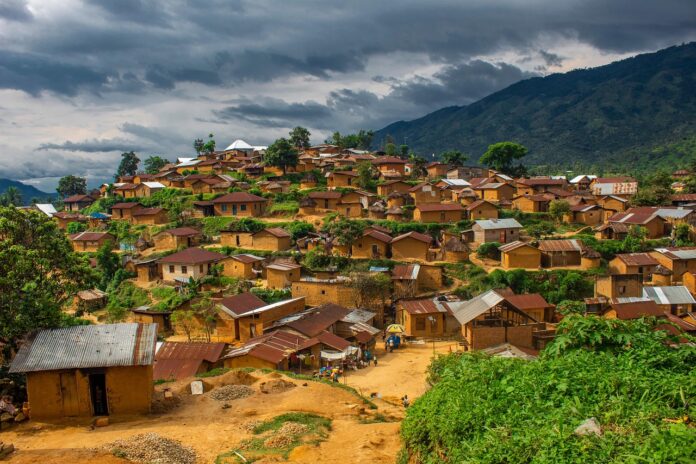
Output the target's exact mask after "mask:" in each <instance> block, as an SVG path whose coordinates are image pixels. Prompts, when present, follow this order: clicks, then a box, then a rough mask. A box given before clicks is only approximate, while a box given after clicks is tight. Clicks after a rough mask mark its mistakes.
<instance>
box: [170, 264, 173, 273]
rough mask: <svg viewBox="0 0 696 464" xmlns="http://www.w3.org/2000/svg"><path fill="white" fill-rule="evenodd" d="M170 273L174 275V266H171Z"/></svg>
mask: <svg viewBox="0 0 696 464" xmlns="http://www.w3.org/2000/svg"><path fill="white" fill-rule="evenodd" d="M169 272H171V273H172V274H173V273H174V265H172V264H170V265H169Z"/></svg>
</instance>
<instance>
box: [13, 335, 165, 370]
mask: <svg viewBox="0 0 696 464" xmlns="http://www.w3.org/2000/svg"><path fill="white" fill-rule="evenodd" d="M156 342H157V324H136V323H129V324H104V325H82V326H75V327H66V328H63V329H49V330H42V331H40V332H39V333H38V334H37V335H36V337H34V339H33V340H32V341H30V342H29V343H27V344H25V345H24V346H22V348H21V349H20V350H19V352H18V353H17V356H15V358H14V360H13V361H12V366H11V367H10V372H12V373H16V372H39V371H52V370H59V369H87V368H96V367H115V366H147V365H150V364H152V361H153V358H154V354H155V343H156Z"/></svg>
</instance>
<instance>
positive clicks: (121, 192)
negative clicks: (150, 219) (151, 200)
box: [113, 182, 143, 198]
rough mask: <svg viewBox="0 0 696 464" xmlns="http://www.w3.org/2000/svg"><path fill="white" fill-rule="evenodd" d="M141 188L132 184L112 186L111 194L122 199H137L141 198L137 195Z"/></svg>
mask: <svg viewBox="0 0 696 464" xmlns="http://www.w3.org/2000/svg"><path fill="white" fill-rule="evenodd" d="M141 188H142V187H140V184H134V183H132V182H126V183H124V184H120V185H116V184H114V189H113V193H114V195H118V196H120V197H123V198H137V197H139V196H143V195H139V194H138V191H139V190H140V189H141Z"/></svg>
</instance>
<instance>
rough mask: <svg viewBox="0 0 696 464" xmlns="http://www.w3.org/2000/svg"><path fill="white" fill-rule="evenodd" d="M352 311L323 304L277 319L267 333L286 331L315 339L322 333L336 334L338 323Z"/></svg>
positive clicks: (338, 305)
mask: <svg viewBox="0 0 696 464" xmlns="http://www.w3.org/2000/svg"><path fill="white" fill-rule="evenodd" d="M351 312H352V310H351V309H348V308H346V307H345V306H342V305H340V304H336V303H324V304H321V305H319V306H316V307H313V308H308V309H305V310H304V311H302V312H297V313H294V314H290V315H288V316H286V317H283V318H279V319H278V320H276V321H275V323H274V324H273V326H272V327H271V328H269V329H267V330H268V331H273V330H278V329H280V330H287V331H290V332H295V333H297V334H300V335H303V336H305V337H308V338H311V337H317V336H320V335H321V334H322V333H324V332H328V333H330V334H335V333H336V328H337V327H338V325H339V324H340V321H341V320H342V319H344V318H345V317H347V316H348V315H349V314H351Z"/></svg>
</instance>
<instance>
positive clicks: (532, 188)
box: [515, 177, 567, 195]
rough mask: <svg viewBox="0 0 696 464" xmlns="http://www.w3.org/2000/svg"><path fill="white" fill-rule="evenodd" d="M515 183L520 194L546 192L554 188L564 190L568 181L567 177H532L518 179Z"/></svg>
mask: <svg viewBox="0 0 696 464" xmlns="http://www.w3.org/2000/svg"><path fill="white" fill-rule="evenodd" d="M515 185H516V187H517V193H518V194H520V195H536V194H540V193H546V192H548V191H549V190H552V189H560V190H563V189H564V188H565V187H566V185H567V182H566V180H565V179H552V178H549V177H532V178H531V179H517V180H516V181H515Z"/></svg>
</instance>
